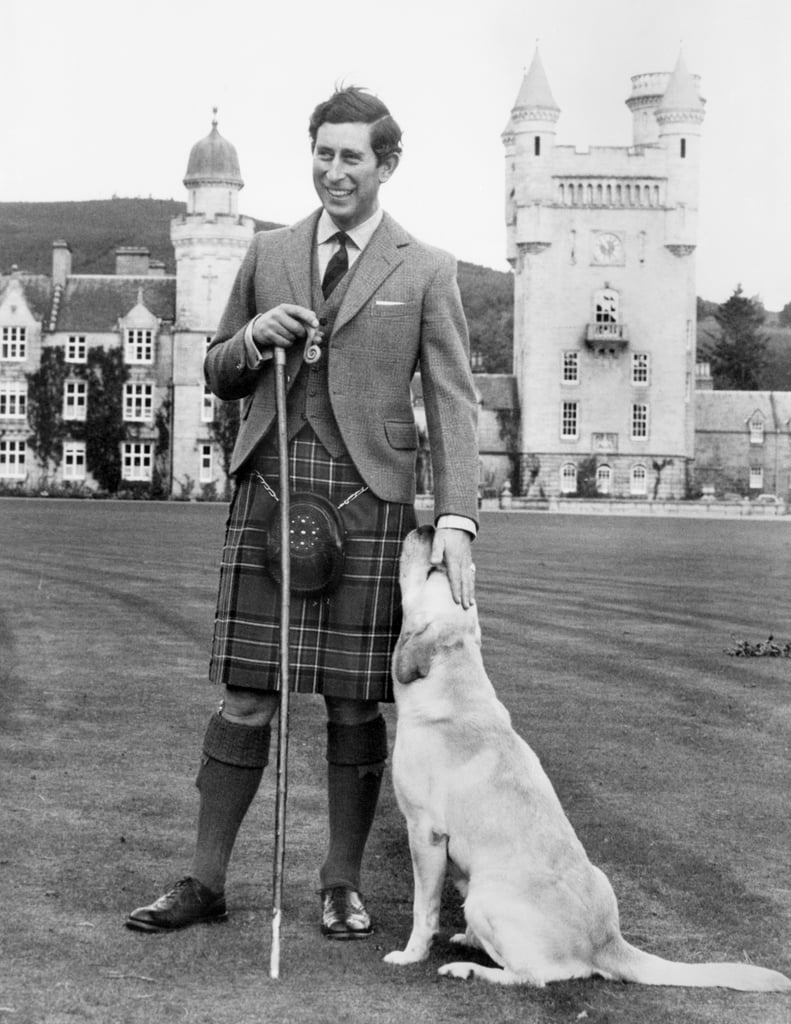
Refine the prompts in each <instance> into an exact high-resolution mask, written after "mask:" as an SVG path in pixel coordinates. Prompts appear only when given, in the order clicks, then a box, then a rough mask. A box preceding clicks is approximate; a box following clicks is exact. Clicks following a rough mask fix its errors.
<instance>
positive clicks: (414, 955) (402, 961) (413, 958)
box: [382, 946, 428, 967]
mask: <svg viewBox="0 0 791 1024" xmlns="http://www.w3.org/2000/svg"><path fill="white" fill-rule="evenodd" d="M427 956H428V950H427V949H426V950H423V951H421V950H419V949H410V948H409V946H407V948H406V949H394V950H393V952H392V953H388V954H387V955H386V956H383V957H382V959H383V960H384V962H385V963H386V964H395V965H396V966H398V967H404V966H405V965H406V964H419V963H420V961H421V960H425V959H426V957H427Z"/></svg>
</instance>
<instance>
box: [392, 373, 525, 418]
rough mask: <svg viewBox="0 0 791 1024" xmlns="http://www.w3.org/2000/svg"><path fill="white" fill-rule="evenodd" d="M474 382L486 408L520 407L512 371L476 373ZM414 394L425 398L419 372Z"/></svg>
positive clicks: (509, 408)
mask: <svg viewBox="0 0 791 1024" xmlns="http://www.w3.org/2000/svg"><path fill="white" fill-rule="evenodd" d="M473 382H474V384H475V390H476V392H477V394H478V398H479V400H480V402H481V406H482V407H483V408H484V409H507V410H516V409H518V408H519V400H518V398H517V391H516V378H515V377H514V376H512V375H511V374H510V373H476V374H474V375H473ZM412 394H413V396H414V397H415V398H416V399H417V400H419V401H422V400H423V384H422V381H421V379H420V374H419V373H418V374H415V377H414V379H413V381H412Z"/></svg>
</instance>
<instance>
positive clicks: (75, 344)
mask: <svg viewBox="0 0 791 1024" xmlns="http://www.w3.org/2000/svg"><path fill="white" fill-rule="evenodd" d="M87 358H88V344H87V342H86V340H85V335H84V334H70V335H69V340H68V341H67V342H66V362H67V363H84V362H86V361H87Z"/></svg>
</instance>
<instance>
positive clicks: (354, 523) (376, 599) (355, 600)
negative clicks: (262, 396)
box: [209, 428, 416, 701]
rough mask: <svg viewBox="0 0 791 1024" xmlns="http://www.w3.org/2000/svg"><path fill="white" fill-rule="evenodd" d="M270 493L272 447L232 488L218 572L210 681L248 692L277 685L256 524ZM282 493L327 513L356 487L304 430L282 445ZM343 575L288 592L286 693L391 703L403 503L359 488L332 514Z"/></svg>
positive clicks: (345, 463)
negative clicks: (309, 591) (325, 504)
mask: <svg viewBox="0 0 791 1024" xmlns="http://www.w3.org/2000/svg"><path fill="white" fill-rule="evenodd" d="M258 474H260V476H261V477H263V479H264V480H266V482H267V483H268V484H269V486H270V487H271V488H272V490H273V491H274V492H275V493H276V494H277V493H278V491H279V483H278V476H279V472H278V457H277V452H276V450H275V446H274V445H271V446H270V447H268V448H267V449H265V450H263V451H261V453H260V454H258V455H257V456H256V458H255V466H254V468H253V469H252V470H250V471H249V472H248V471H243V474H242V475H241V476H240V478H239V480H238V481H237V487H236V491H235V493H234V496H233V499H232V502H231V508H230V512H229V516H228V522H227V526H226V536H225V546H224V549H223V555H222V563H221V567H220V584H219V593H218V597H217V614H216V618H215V624H214V639H213V643H212V655H211V663H210V667H209V678H210V679H211V680H212V681H213V682H216V683H220V684H222V685H225V686H232V687H246V688H248V689H253V690H277V689H279V688H280V655H279V649H280V643H279V641H280V634H279V630H280V626H279V620H280V590H279V585H278V584H277V583H275V582H274V581H273V580H272V578H271V577H270V576H269V574H268V573H267V571H266V569H265V568H264V554H265V525H264V524H265V523H266V522H267V519H268V518H269V516H270V515H271V514H272V510H273V508H274V507H275V505H276V499H275V498H274V497H273V496H272V495H271V494H270V493H269V492H268V490H267V488H266V487H265V486H264V484H263V483H262V482H261V480H260V479H259V476H258ZM289 479H290V483H291V490H292V492H293V491H312V492H314V493H317V494H322V495H324V496H325V497H327V498H329V499H330V501H332V502H333V504H335V505H336V506H338V505H340V503H341V502H342V501H344V500H345V499H347V498H349V497H350V496H351V495H353V494H354V492H355V491H357V490H358V489H359V488H361V487H363V486H364V483H363V481H362V479H361V478H360V475H359V473H358V472H357V469H356V468H355V466H354V464H353V463H352V461H351V459H350V458H349V456H348V455H345V454H344V455H343V456H341V457H340V458H333V457H331V456H330V455H329V453H328V452H327V450H326V449H325V448H324V447H323V445H322V444H321V442H320V441H319V440H318V438H317V437H316V435H315V434H314V433H313V431H312V430H311V429H310V428H306V429H303V430H302V431H300V433H299V434H298V435H297V436H296V437H295V438H293V439H292V440H291V442H290V443H289ZM341 515H342V517H343V521H344V526H345V529H346V544H345V558H344V569H343V576H342V578H341V581H340V583H339V584H338V586H337V587H336V588H335V590H333V591H332V592H331V593H330V594H315V595H306V596H302V595H292V598H291V618H290V630H289V636H290V643H289V677H290V689H291V690H293V691H295V692H299V693H321V694H325V695H327V696H334V697H345V698H349V699H353V700H376V701H392V700H393V692H392V682H391V679H390V659H391V655H392V651H393V647H394V645H395V642H396V640H397V639H398V633H399V630H400V628H401V595H400V591H399V586H398V559H399V555H400V552H401V544H402V541H403V539H404V537H405V536H406V535H407V533H409V531H410V530H411V529H413V528H414V527H415V525H416V517H415V511H414V509H413V507H412V506H411V505H401V504H397V503H392V502H386V501H382V500H381V499H379V498H377V497H376V496H375V495H373V494H372V493H371V492H370V491H367V490H366V491H365V492H364V493H362V494H360V495H359V496H358V497H356V498H354V499H353V500H352V501H350V502H349V504H348V505H345V506H344V507H343V509H342V510H341Z"/></svg>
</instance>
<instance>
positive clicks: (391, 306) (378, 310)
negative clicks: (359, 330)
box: [370, 299, 419, 320]
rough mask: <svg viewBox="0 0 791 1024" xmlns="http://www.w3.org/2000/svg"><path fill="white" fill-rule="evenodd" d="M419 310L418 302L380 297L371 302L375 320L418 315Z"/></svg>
mask: <svg viewBox="0 0 791 1024" xmlns="http://www.w3.org/2000/svg"><path fill="white" fill-rule="evenodd" d="M418 311H419V305H418V303H417V302H397V301H395V300H393V301H392V302H388V301H387V300H384V299H380V300H379V301H375V302H372V303H371V306H370V312H371V316H372V317H373V318H374V320H394V319H395V320H397V319H399V318H403V317H413V316H416V315H417V313H418Z"/></svg>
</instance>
